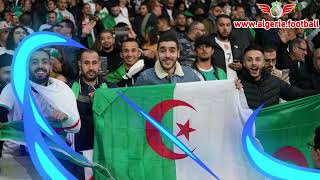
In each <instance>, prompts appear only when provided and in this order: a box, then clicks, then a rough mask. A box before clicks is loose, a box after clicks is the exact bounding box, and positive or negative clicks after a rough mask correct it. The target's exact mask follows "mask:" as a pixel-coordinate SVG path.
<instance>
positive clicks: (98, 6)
mask: <svg viewBox="0 0 320 180" xmlns="http://www.w3.org/2000/svg"><path fill="white" fill-rule="evenodd" d="M95 5H96V11H98V12H100V11H101V10H102V6H101V5H100V4H97V3H95Z"/></svg>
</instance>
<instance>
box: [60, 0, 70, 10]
mask: <svg viewBox="0 0 320 180" xmlns="http://www.w3.org/2000/svg"><path fill="white" fill-rule="evenodd" d="M67 5H68V3H67V0H59V2H58V8H59V10H65V9H66V8H67Z"/></svg>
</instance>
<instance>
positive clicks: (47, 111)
mask: <svg viewBox="0 0 320 180" xmlns="http://www.w3.org/2000/svg"><path fill="white" fill-rule="evenodd" d="M49 57H50V56H49V53H48V52H46V51H44V50H37V51H36V52H34V53H33V54H32V56H31V59H30V64H29V76H30V81H31V82H30V84H31V89H32V94H33V97H34V100H35V103H36V104H37V105H38V107H39V108H40V111H41V112H42V113H43V115H44V117H45V118H47V119H48V120H49V122H52V123H54V124H59V127H57V128H58V129H56V131H57V132H63V131H64V132H72V133H76V132H78V131H79V129H80V124H81V123H80V118H79V112H78V109H77V105H76V98H75V96H74V95H73V93H72V91H71V89H70V88H69V87H68V86H67V85H66V84H64V83H63V82H62V81H59V80H56V79H53V78H50V77H49V73H50V71H51V64H50V59H49ZM0 104H1V105H0V119H1V122H5V121H21V120H23V110H22V108H21V107H20V106H19V103H18V101H17V100H16V98H15V95H14V92H13V89H12V85H11V84H8V85H7V86H6V87H4V89H3V91H2V93H1V95H0ZM2 152H3V155H4V156H5V155H7V156H24V155H25V154H24V153H23V152H24V151H23V150H21V146H19V145H18V144H16V143H14V142H12V141H5V143H4V147H3V151H2Z"/></svg>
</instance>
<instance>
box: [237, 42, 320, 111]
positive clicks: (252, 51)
mask: <svg viewBox="0 0 320 180" xmlns="http://www.w3.org/2000/svg"><path fill="white" fill-rule="evenodd" d="M264 66H265V61H264V56H263V50H262V48H261V47H260V46H257V45H250V46H249V47H247V48H246V49H245V51H244V60H243V69H242V71H241V72H240V73H239V78H240V79H241V82H242V84H243V88H244V93H245V95H246V99H247V102H248V105H249V107H250V108H252V109H255V108H258V107H259V106H260V105H262V104H263V103H264V104H265V107H268V106H272V105H275V104H279V98H281V99H284V100H287V101H290V100H294V99H298V98H303V97H306V96H310V95H314V94H317V93H319V92H320V91H308V90H302V89H300V88H297V87H295V86H293V85H290V84H288V83H286V82H285V81H283V80H281V79H279V78H278V77H276V76H272V75H271V73H270V71H267V70H266V69H265V68H264Z"/></svg>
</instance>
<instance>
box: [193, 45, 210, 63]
mask: <svg viewBox="0 0 320 180" xmlns="http://www.w3.org/2000/svg"><path fill="white" fill-rule="evenodd" d="M213 52H214V50H213V48H212V47H211V46H209V45H207V44H202V45H200V46H198V47H197V48H196V53H197V56H198V59H199V60H200V61H207V60H209V59H210V58H211V56H212V54H213Z"/></svg>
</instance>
